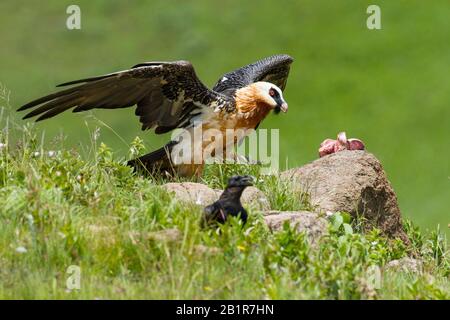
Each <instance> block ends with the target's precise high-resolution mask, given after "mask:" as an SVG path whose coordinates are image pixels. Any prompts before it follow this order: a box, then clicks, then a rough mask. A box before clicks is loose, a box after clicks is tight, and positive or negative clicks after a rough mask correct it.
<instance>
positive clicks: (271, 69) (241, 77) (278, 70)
mask: <svg viewBox="0 0 450 320" xmlns="http://www.w3.org/2000/svg"><path fill="white" fill-rule="evenodd" d="M293 61H294V59H293V58H292V57H291V56H289V55H286V54H278V55H273V56H270V57H267V58H264V59H261V60H258V61H256V62H254V63H252V64H249V65H246V66H244V67H242V68H239V69H237V70H234V71H232V72H229V73H226V74H224V75H223V77H222V78H220V79H219V81H217V83H216V84H215V86H214V88H213V91H216V92H220V93H222V94H225V95H227V96H232V95H233V94H234V91H236V90H237V89H240V88H243V87H245V86H247V85H249V84H251V83H254V82H258V81H267V82H270V83H273V84H275V85H276V86H278V87H279V88H280V89H281V90H284V88H285V87H286V82H287V78H288V75H289V68H290V66H291V63H292V62H293Z"/></svg>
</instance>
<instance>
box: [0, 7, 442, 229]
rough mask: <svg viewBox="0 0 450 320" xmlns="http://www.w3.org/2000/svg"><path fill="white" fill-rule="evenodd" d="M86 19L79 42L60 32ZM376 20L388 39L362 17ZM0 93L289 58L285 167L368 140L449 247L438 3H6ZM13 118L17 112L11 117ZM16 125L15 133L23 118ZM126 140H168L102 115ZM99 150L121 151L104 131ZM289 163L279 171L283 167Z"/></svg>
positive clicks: (65, 122)
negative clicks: (77, 12)
mask: <svg viewBox="0 0 450 320" xmlns="http://www.w3.org/2000/svg"><path fill="white" fill-rule="evenodd" d="M70 4H78V5H79V6H80V7H81V16H82V29H81V30H72V31H71V30H68V29H67V28H66V25H65V23H66V19H67V17H68V15H67V14H66V8H67V6H68V5H70ZM369 4H377V5H379V6H380V7H381V19H382V30H368V29H367V27H366V19H367V17H368V15H367V14H366V8H367V6H368V5H369ZM0 40H1V44H0V48H1V49H0V66H1V67H0V82H1V83H3V84H4V85H5V86H7V87H8V88H9V89H10V90H11V105H12V107H13V108H14V109H15V108H17V107H18V106H20V105H21V104H23V103H25V102H28V101H29V100H31V99H34V98H37V97H39V96H42V95H44V94H47V93H49V92H52V91H53V90H54V89H55V88H54V87H55V85H56V84H58V83H61V82H64V81H68V80H73V79H78V78H83V77H86V76H93V75H97V74H104V73H109V72H112V71H116V70H122V69H126V68H128V67H129V66H131V65H133V64H135V63H138V62H142V61H151V60H178V59H186V60H190V61H191V62H192V63H193V64H194V66H195V68H196V70H197V73H198V75H199V77H200V78H201V79H202V80H203V81H204V82H205V84H207V85H209V86H211V85H212V84H213V83H214V82H215V81H216V80H217V79H218V78H219V77H220V76H221V74H223V73H225V72H227V71H230V70H232V69H234V68H237V67H240V66H242V65H244V64H247V63H250V62H253V61H254V60H256V59H259V58H262V57H265V56H268V55H271V54H275V53H288V54H290V55H292V56H293V57H294V58H295V62H294V64H293V66H292V69H291V74H290V78H289V81H288V86H287V90H286V92H285V98H286V100H287V101H288V102H289V107H290V108H289V113H288V114H287V115H280V116H278V117H275V116H270V117H269V118H268V119H267V120H266V121H265V122H264V124H263V126H262V127H263V128H280V136H281V140H282V141H281V145H280V150H281V155H282V159H281V163H285V162H286V161H288V165H289V167H292V166H296V165H300V164H304V163H306V162H308V161H311V160H313V159H315V158H317V148H318V145H319V143H320V142H321V141H322V140H323V139H325V138H327V137H330V138H334V137H335V135H336V134H337V132H338V131H341V130H345V131H347V134H348V136H350V137H358V138H361V139H363V140H364V141H365V143H366V146H367V147H368V150H369V151H371V152H373V153H374V154H375V155H376V156H377V157H378V158H379V159H380V160H381V161H382V163H383V165H384V168H385V170H386V171H387V173H388V177H389V179H390V180H391V182H392V183H393V186H394V189H395V190H396V192H397V193H398V197H399V202H400V206H401V209H402V211H403V214H404V215H405V216H408V217H411V218H412V219H413V220H414V221H415V222H416V223H418V224H420V225H422V226H424V227H430V228H434V227H435V226H436V224H440V225H441V229H443V230H446V232H447V234H450V233H449V232H448V231H449V228H448V224H449V223H450V165H449V163H450V108H449V102H450V79H449V71H450V3H449V2H448V0H442V1H438V0H434V1H418V0H415V1H392V0H389V1H318V0H311V1H230V0H222V1H212V0H204V1H189V2H188V1H112V0H108V1H106V0H105V1H87V0H83V1H75V2H74V1H60V0H58V1H57V0H53V1H45V2H40V3H38V2H36V1H12V0H2V1H1V3H0ZM12 114H13V113H12ZM13 116H14V117H16V120H17V121H18V123H21V122H19V117H18V116H17V115H15V114H14V115H13ZM95 116H96V117H98V118H99V119H102V120H103V121H104V122H105V123H107V124H108V125H109V126H111V127H112V128H113V129H114V130H115V131H116V132H117V134H118V135H120V136H121V137H122V138H123V139H124V140H125V141H127V142H130V141H131V140H132V139H133V138H134V137H135V136H136V135H140V136H141V137H143V138H144V139H145V140H146V141H147V142H148V143H147V145H148V147H149V148H150V149H151V148H156V147H157V146H159V145H161V144H162V142H163V141H164V140H166V139H167V138H166V137H155V135H153V134H151V133H150V132H141V131H140V126H139V124H138V121H137V118H135V117H134V115H133V111H132V110H131V109H124V110H115V111H96V112H95ZM86 121H87V122H88V123H89V127H90V129H92V128H93V127H95V125H98V123H96V122H95V120H92V117H91V118H90V119H89V118H87V117H86V114H76V115H74V114H71V113H70V112H69V113H66V114H64V115H62V116H59V117H57V118H53V119H51V120H48V121H45V122H43V123H40V124H39V125H38V128H39V130H45V137H46V141H51V138H52V137H54V136H55V135H57V134H58V133H60V132H63V133H64V134H65V135H67V140H66V142H65V144H66V145H67V146H75V147H77V148H79V147H80V145H83V144H85V143H88V142H89V131H88V128H87V126H86V124H85V122H86ZM101 139H102V140H103V141H105V142H106V143H107V144H108V145H110V146H111V147H113V148H114V150H115V151H116V152H117V154H118V155H125V154H126V151H127V146H126V144H125V143H124V142H123V141H121V139H120V138H119V137H118V136H117V135H116V134H115V133H114V132H113V131H112V130H110V129H108V128H106V127H102V129H101ZM286 159H287V160H286Z"/></svg>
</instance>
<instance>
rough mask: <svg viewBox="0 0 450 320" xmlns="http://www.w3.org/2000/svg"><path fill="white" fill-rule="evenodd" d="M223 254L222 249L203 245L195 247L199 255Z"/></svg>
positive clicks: (195, 251)
mask: <svg viewBox="0 0 450 320" xmlns="http://www.w3.org/2000/svg"><path fill="white" fill-rule="evenodd" d="M221 252H222V249H220V248H217V247H208V246H205V245H203V244H198V245H195V246H194V253H195V254H198V255H216V254H219V253H221Z"/></svg>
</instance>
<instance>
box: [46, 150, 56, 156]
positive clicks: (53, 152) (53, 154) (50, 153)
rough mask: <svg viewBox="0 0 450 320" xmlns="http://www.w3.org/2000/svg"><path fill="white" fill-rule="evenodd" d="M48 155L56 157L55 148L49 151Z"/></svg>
mask: <svg viewBox="0 0 450 320" xmlns="http://www.w3.org/2000/svg"><path fill="white" fill-rule="evenodd" d="M48 156H49V157H54V156H56V151H53V150H51V151H49V152H48Z"/></svg>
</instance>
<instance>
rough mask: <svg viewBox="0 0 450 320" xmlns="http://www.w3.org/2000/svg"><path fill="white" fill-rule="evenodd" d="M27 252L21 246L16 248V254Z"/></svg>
mask: <svg viewBox="0 0 450 320" xmlns="http://www.w3.org/2000/svg"><path fill="white" fill-rule="evenodd" d="M27 251H28V250H27V248H25V247H22V246H20V247H17V248H16V252H18V253H26V252H27Z"/></svg>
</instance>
